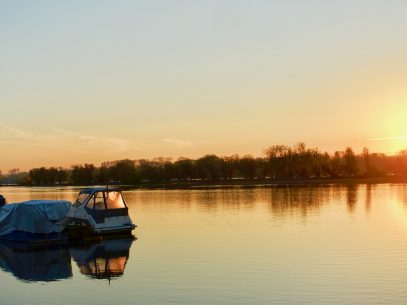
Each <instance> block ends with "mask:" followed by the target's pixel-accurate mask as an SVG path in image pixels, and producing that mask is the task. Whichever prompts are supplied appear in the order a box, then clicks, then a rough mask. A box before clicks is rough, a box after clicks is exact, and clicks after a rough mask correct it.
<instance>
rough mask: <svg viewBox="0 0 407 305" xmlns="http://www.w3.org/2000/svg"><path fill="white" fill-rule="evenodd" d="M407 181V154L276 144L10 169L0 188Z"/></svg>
mask: <svg viewBox="0 0 407 305" xmlns="http://www.w3.org/2000/svg"><path fill="white" fill-rule="evenodd" d="M350 183H407V151H401V152H399V153H398V154H397V155H392V156H388V155H385V154H381V153H370V152H369V150H368V149H367V148H364V149H363V151H362V152H361V153H360V154H356V153H355V152H354V151H353V150H352V148H350V147H347V148H346V149H345V150H343V151H336V152H334V153H332V154H329V153H328V152H321V151H320V150H319V149H318V148H307V147H306V146H305V144H304V143H298V144H296V145H294V146H292V147H288V146H284V145H274V146H270V147H269V148H267V149H265V150H264V153H263V155H262V156H261V157H253V156H252V155H244V156H239V155H237V154H235V155H231V156H221V157H219V156H216V155H213V154H212V155H205V156H203V157H201V158H198V159H189V158H178V159H176V160H173V159H171V158H162V157H160V158H154V159H150V160H146V159H139V160H129V159H125V160H117V161H109V162H103V163H102V164H101V165H100V166H99V167H96V166H95V165H94V164H90V163H86V164H77V165H73V166H71V168H62V167H50V168H45V167H40V168H33V169H31V170H30V171H29V172H20V171H19V170H18V169H13V170H10V171H9V172H8V173H7V174H5V175H0V185H22V186H88V185H125V186H126V187H130V188H131V187H133V188H168V189H171V188H199V187H228V186H230V187H234V186H248V187H250V186H262V185H309V184H312V185H317V184H350Z"/></svg>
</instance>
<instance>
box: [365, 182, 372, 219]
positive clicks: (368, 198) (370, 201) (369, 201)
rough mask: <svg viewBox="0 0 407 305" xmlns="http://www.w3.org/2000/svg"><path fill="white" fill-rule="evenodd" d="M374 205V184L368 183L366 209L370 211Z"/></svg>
mask: <svg viewBox="0 0 407 305" xmlns="http://www.w3.org/2000/svg"><path fill="white" fill-rule="evenodd" d="M371 205H372V185H371V184H366V200H365V210H366V212H369V211H370V208H371Z"/></svg>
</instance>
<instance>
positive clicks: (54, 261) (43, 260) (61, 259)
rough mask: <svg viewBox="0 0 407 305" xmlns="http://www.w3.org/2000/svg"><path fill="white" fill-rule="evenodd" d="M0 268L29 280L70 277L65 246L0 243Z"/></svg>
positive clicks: (68, 259)
mask: <svg viewBox="0 0 407 305" xmlns="http://www.w3.org/2000/svg"><path fill="white" fill-rule="evenodd" d="M0 268H1V269H3V270H4V271H6V272H10V273H12V274H13V275H14V276H15V277H16V278H18V279H21V280H24V281H30V282H36V281H41V282H50V281H57V280H61V279H67V278H70V277H72V267H71V256H70V255H69V251H68V249H66V248H58V247H56V248H54V249H52V248H48V249H32V248H26V249H24V248H22V247H13V245H12V244H9V243H0Z"/></svg>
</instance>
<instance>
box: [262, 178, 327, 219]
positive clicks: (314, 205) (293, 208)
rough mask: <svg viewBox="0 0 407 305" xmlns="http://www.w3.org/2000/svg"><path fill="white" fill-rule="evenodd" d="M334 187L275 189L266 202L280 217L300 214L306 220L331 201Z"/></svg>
mask: <svg viewBox="0 0 407 305" xmlns="http://www.w3.org/2000/svg"><path fill="white" fill-rule="evenodd" d="M331 191H332V187H329V186H328V187H326V186H323V187H315V186H298V187H291V186H287V187H275V188H272V189H270V191H269V193H268V194H267V195H266V197H265V200H267V201H268V202H270V209H271V212H272V213H273V214H274V215H277V216H279V217H284V216H293V215H294V214H297V213H300V215H301V217H303V218H306V217H307V215H308V214H309V213H310V212H312V211H318V210H319V209H320V207H321V206H322V205H323V204H324V203H326V202H328V201H329V198H330V196H331Z"/></svg>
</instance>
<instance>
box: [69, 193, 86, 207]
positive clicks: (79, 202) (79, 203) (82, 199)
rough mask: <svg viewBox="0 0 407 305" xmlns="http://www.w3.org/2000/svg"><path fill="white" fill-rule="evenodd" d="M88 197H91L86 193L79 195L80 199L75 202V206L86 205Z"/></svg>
mask: <svg viewBox="0 0 407 305" xmlns="http://www.w3.org/2000/svg"><path fill="white" fill-rule="evenodd" d="M88 197H89V194H86V193H82V194H79V196H78V198H76V201H75V202H74V204H73V205H81V204H84V203H85V202H86V199H88Z"/></svg>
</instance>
